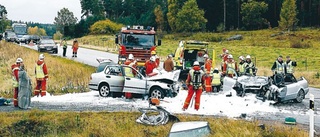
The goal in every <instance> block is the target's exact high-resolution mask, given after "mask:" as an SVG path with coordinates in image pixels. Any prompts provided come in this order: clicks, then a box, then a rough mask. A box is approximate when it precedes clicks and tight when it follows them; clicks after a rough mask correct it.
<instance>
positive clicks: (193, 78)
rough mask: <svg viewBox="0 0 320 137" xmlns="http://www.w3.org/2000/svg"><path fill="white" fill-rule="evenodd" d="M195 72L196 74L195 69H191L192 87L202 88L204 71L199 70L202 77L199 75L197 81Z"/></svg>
mask: <svg viewBox="0 0 320 137" xmlns="http://www.w3.org/2000/svg"><path fill="white" fill-rule="evenodd" d="M194 72H195V70H194V69H191V70H190V71H189V75H190V77H191V80H190V85H195V84H198V85H199V86H202V77H203V75H204V72H203V71H202V70H199V72H200V75H199V77H198V78H197V79H195V77H194Z"/></svg>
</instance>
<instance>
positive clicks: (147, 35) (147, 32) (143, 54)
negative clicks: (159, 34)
mask: <svg viewBox="0 0 320 137" xmlns="http://www.w3.org/2000/svg"><path fill="white" fill-rule="evenodd" d="M115 43H116V44H118V45H119V55H118V64H123V63H124V62H125V61H126V59H127V58H128V55H129V54H132V55H133V56H134V58H135V60H137V64H138V66H144V64H145V62H146V61H147V60H148V59H149V58H150V57H151V51H153V50H154V51H156V47H157V46H160V45H161V40H158V43H157V45H156V32H155V31H154V28H153V27H147V28H146V29H144V28H143V26H133V27H130V26H128V27H123V28H122V29H121V31H120V34H118V35H116V38H115Z"/></svg>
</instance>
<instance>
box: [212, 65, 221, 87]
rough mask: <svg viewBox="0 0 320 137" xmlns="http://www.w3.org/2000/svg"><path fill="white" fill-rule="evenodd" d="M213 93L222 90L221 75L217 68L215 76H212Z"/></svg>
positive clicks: (214, 71) (214, 72)
mask: <svg viewBox="0 0 320 137" xmlns="http://www.w3.org/2000/svg"><path fill="white" fill-rule="evenodd" d="M211 85H212V91H213V92H219V91H220V88H221V75H220V73H219V70H218V68H215V69H214V70H213V74H212V82H211Z"/></svg>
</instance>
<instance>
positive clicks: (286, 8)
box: [279, 0, 298, 31]
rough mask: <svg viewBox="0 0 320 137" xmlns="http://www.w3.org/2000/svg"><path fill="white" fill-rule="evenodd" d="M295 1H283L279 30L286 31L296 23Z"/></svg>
mask: <svg viewBox="0 0 320 137" xmlns="http://www.w3.org/2000/svg"><path fill="white" fill-rule="evenodd" d="M297 14H298V13H297V6H296V0H284V1H283V3H282V7H281V12H280V21H279V28H281V29H287V30H288V31H289V30H291V29H293V27H294V26H295V25H296V23H297V22H298V19H297Z"/></svg>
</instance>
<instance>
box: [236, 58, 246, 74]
mask: <svg viewBox="0 0 320 137" xmlns="http://www.w3.org/2000/svg"><path fill="white" fill-rule="evenodd" d="M239 60H240V61H239V65H238V70H237V71H238V74H239V76H241V75H245V73H246V66H247V63H246V61H245V60H244V57H243V56H240V57H239Z"/></svg>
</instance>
